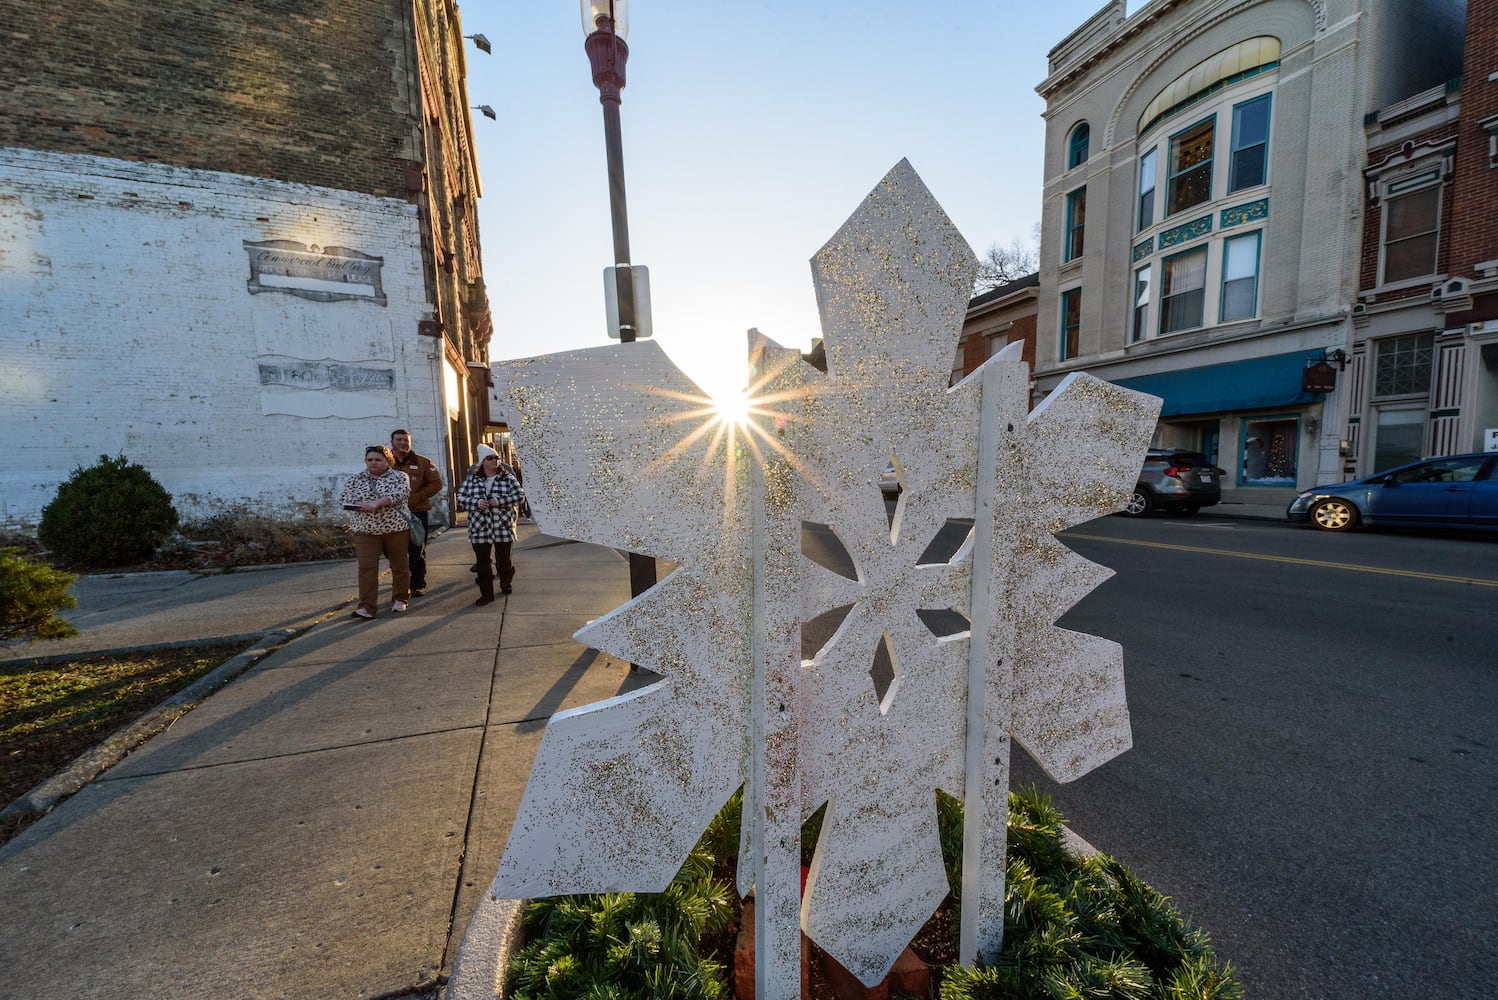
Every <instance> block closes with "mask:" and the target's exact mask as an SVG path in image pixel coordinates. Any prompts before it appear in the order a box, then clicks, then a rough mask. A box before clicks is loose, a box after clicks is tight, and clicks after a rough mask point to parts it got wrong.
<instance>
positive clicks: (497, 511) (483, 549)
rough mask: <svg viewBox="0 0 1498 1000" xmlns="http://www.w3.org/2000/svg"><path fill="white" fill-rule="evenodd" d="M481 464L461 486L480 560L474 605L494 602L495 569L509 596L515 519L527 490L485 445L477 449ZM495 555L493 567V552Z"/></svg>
mask: <svg viewBox="0 0 1498 1000" xmlns="http://www.w3.org/2000/svg"><path fill="white" fill-rule="evenodd" d="M477 455H478V464H477V465H476V466H475V467H474V469H473V471H472V472H470V473H469V474H468V476H467V477H466V478H465V479H464V480H463V483H462V485H460V486H459V487H458V509H459V510H466V511H468V543H469V544H470V545H472V546H473V555H474V557H475V558H476V559H477V560H478V571H479V579H478V584H479V599H478V600H476V601H474V602H473V603H474V604H492V603H493V602H494V572H493V566H498V567H499V589H500V590H501V591H502V592H504V593H506V594H508V593H509V592H510V590H511V589H512V588H511V586H510V583H511V581H512V580H514V579H515V564H514V563H513V562H512V561H511V559H510V549H511V547H512V546H513V545H514V543H515V519H516V517H518V516H519V509H520V504H521V502H523V501H524V500H525V491H524V490H522V489H521V488H520V483H518V482H517V481H516V480H515V477H514V476H512V475H510V472H509V470H508V469H506V468H505V467H504V466H503V465H502V464H501V463H500V461H499V453H498V452H496V451H495V450H494V449H493V448H491V447H489V446H488V445H486V444H481V445H479V446H478V449H477ZM491 552H492V553H493V560H492V562H493V565H491V559H490V553H491Z"/></svg>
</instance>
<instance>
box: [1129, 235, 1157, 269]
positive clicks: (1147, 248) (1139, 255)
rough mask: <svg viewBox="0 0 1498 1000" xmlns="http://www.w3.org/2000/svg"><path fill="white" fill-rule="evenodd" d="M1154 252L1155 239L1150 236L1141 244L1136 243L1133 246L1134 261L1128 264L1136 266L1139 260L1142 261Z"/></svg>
mask: <svg viewBox="0 0 1498 1000" xmlns="http://www.w3.org/2000/svg"><path fill="white" fill-rule="evenodd" d="M1154 252H1155V238H1154V237H1153V236H1151V237H1150V238H1149V239H1147V240H1145V241H1144V242H1143V243H1136V244H1135V245H1134V259H1133V260H1132V261H1130V263H1133V264H1137V263H1139V262H1140V261H1141V260H1144V258H1146V257H1148V256H1149V255H1150V254H1152V253H1154Z"/></svg>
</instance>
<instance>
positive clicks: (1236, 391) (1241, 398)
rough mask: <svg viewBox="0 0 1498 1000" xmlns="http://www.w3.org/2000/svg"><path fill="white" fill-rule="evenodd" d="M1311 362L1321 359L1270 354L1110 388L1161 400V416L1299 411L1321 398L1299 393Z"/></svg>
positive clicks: (1120, 381) (1314, 354)
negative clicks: (1275, 409)
mask: <svg viewBox="0 0 1498 1000" xmlns="http://www.w3.org/2000/svg"><path fill="white" fill-rule="evenodd" d="M1310 357H1320V354H1319V352H1316V351H1297V352H1295V353H1294V354H1275V355H1272V356H1270V357H1267V358H1248V359H1246V360H1243V361H1230V362H1228V363H1226V364H1221V365H1207V366H1205V367H1202V368H1186V369H1183V370H1182V371H1178V372H1161V373H1160V374H1158V375H1140V376H1138V377H1137V378H1121V379H1116V380H1114V384H1115V385H1121V386H1123V387H1124V388H1125V389H1137V390H1138V391H1140V392H1147V393H1149V394H1150V395H1152V396H1159V397H1160V398H1161V399H1163V400H1165V405H1164V406H1163V407H1162V408H1161V410H1160V416H1162V417H1175V416H1180V415H1181V414H1186V413H1222V412H1225V411H1227V410H1262V409H1269V408H1273V407H1282V406H1299V405H1300V404H1302V403H1314V402H1316V401H1317V400H1319V399H1320V398H1321V394H1320V393H1314V392H1301V391H1300V379H1301V375H1302V373H1303V372H1304V371H1305V369H1306V359H1307V358H1310Z"/></svg>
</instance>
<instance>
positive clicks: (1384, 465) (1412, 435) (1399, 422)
mask: <svg viewBox="0 0 1498 1000" xmlns="http://www.w3.org/2000/svg"><path fill="white" fill-rule="evenodd" d="M1424 450H1425V402H1424V401H1423V400H1422V401H1420V402H1418V403H1404V404H1402V405H1393V406H1391V405H1384V406H1378V407H1375V409H1374V411H1373V451H1372V457H1373V468H1372V469H1371V470H1370V474H1371V473H1377V472H1382V471H1384V470H1385V469H1392V468H1394V467H1395V466H1399V465H1408V464H1410V463H1411V462H1418V461H1420V459H1421V458H1423V457H1424V455H1423V454H1422V453H1423V452H1424Z"/></svg>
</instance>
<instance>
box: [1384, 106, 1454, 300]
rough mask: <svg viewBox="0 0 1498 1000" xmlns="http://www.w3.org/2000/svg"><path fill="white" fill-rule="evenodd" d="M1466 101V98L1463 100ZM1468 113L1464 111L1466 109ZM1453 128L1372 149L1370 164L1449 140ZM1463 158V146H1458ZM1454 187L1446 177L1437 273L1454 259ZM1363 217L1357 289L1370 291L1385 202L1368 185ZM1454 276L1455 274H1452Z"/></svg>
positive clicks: (1397, 295)
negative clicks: (1372, 194)
mask: <svg viewBox="0 0 1498 1000" xmlns="http://www.w3.org/2000/svg"><path fill="white" fill-rule="evenodd" d="M1464 99H1465V98H1464ZM1463 110H1464V113H1465V108H1464V109H1463ZM1452 132H1453V126H1452V125H1450V124H1445V125H1440V126H1437V127H1435V128H1430V129H1426V130H1425V131H1423V132H1419V133H1416V134H1415V135H1413V136H1411V137H1409V139H1407V140H1402V141H1400V142H1397V143H1391V144H1389V145H1385V146H1373V147H1369V149H1368V163H1369V164H1378V163H1380V162H1381V161H1383V160H1384V159H1385V158H1386V157H1388V156H1390V155H1391V154H1394V153H1398V152H1399V150H1400V148H1401V147H1403V146H1406V145H1411V146H1412V147H1420V146H1422V145H1423V144H1425V143H1427V142H1440V141H1441V140H1443V139H1448V138H1450V136H1451V134H1452ZM1458 154H1460V146H1458ZM1454 190H1455V187H1454V184H1453V182H1452V177H1447V179H1446V182H1445V183H1444V184H1443V185H1442V188H1441V219H1442V224H1441V234H1440V245H1439V247H1438V248H1437V251H1436V273H1437V274H1445V273H1447V272H1448V266H1449V265H1448V262H1449V260H1450V258H1451V248H1452V240H1453V231H1454V228H1455V227H1454V226H1453V225H1452V224H1451V219H1452V218H1453V215H1452V211H1453V207H1454V200H1453V199H1454ZM1363 198H1364V209H1365V211H1364V214H1363V239H1362V248H1361V254H1362V259H1361V260H1360V262H1359V265H1358V289H1359V290H1360V291H1367V290H1369V289H1372V288H1374V287H1376V286H1377V285H1378V251H1379V246H1380V243H1381V240H1382V236H1383V201H1382V200H1379V201H1374V200H1373V199H1372V198H1371V197H1370V195H1369V191H1368V187H1367V186H1366V185H1365V186H1364V189H1363ZM1453 273H1454V272H1453ZM1429 294H1430V287H1429V286H1428V285H1424V286H1420V287H1418V288H1406V289H1402V290H1400V291H1396V292H1388V293H1384V294H1381V295H1379V300H1380V301H1393V300H1397V299H1406V298H1412V297H1417V296H1425V295H1429Z"/></svg>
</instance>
